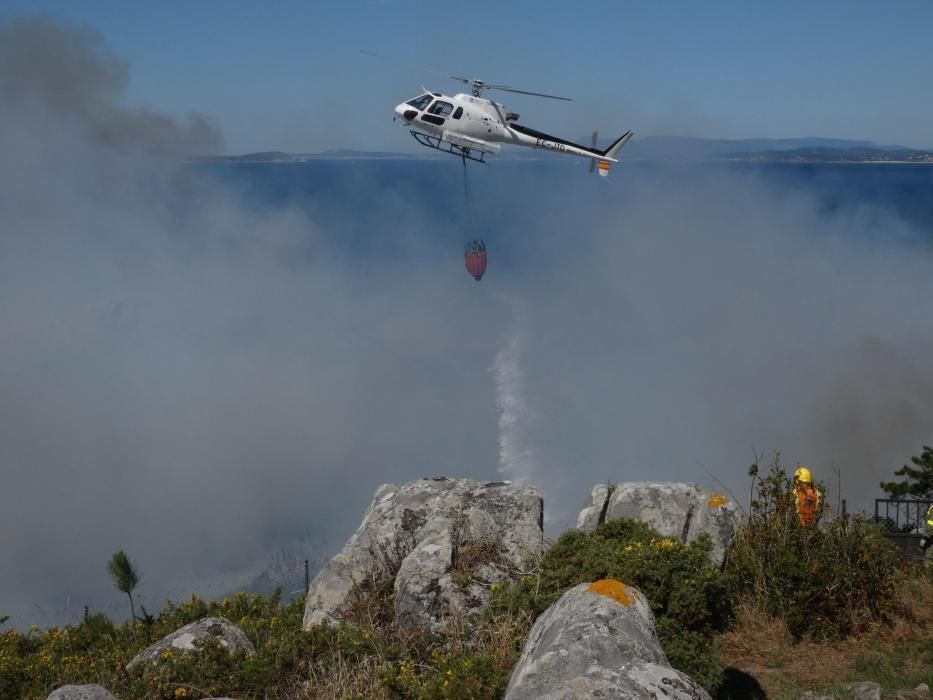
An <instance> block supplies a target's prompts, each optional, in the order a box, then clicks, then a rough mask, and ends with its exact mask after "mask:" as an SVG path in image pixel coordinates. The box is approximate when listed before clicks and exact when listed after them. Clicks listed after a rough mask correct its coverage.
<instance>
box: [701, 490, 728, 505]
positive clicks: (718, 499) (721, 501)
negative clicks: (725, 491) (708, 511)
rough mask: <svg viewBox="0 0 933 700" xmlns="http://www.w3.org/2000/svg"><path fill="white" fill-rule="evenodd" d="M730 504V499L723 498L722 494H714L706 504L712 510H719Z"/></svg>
mask: <svg viewBox="0 0 933 700" xmlns="http://www.w3.org/2000/svg"><path fill="white" fill-rule="evenodd" d="M728 502H729V499H728V498H726V497H725V496H723V495H722V494H721V493H714V494H713V495H712V496H711V497H710V499H709V500H708V501H707V502H706V505H708V506H709V507H710V508H718V507H719V506H721V505H725V504H726V503H728Z"/></svg>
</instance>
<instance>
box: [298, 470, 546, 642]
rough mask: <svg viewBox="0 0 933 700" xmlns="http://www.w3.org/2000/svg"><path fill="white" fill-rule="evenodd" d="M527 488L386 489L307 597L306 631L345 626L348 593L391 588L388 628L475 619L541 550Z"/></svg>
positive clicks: (419, 484)
mask: <svg viewBox="0 0 933 700" xmlns="http://www.w3.org/2000/svg"><path fill="white" fill-rule="evenodd" d="M543 508H544V506H543V502H542V500H541V496H540V494H539V493H538V491H537V490H536V489H535V488H534V487H531V486H518V485H514V484H512V483H511V482H507V481H505V482H503V481H497V482H485V483H484V482H479V481H472V480H468V479H446V478H437V479H420V480H418V481H412V482H409V483H407V484H402V485H401V486H396V485H395V484H383V485H382V486H380V487H379V488H378V489H376V493H375V495H374V496H373V500H372V503H371V504H370V506H369V509H368V510H367V511H366V514H365V516H364V517H363V523H362V524H361V525H360V527H359V529H358V530H357V531H356V533H354V535H353V536H352V537H351V538H350V539H349V541H348V542H347V544H346V545H345V546H344V548H343V550H341V551H340V553H339V554H337V555H336V556H335V557H334V558H333V559H331V560H330V561H329V562H328V563H327V564H325V565H324V567H323V568H322V569H321V570H320V572H318V574H317V576H315V578H314V580H313V581H312V582H311V585H310V587H309V589H308V598H307V602H306V603H305V614H304V627H305V629H309V628H310V627H311V626H312V625H316V624H320V623H323V622H325V621H326V622H338V621H340V620H341V619H346V612H347V609H348V603H349V602H350V600H348V599H350V598H351V591H352V592H353V593H354V595H356V594H358V592H359V590H360V585H361V584H364V583H366V582H370V583H371V582H373V581H374V580H377V579H382V580H389V579H392V580H393V583H392V586H393V588H394V616H395V622H396V623H397V624H398V625H399V626H401V627H418V628H421V629H425V630H431V631H435V630H437V629H438V628H439V627H441V626H442V625H443V623H444V622H445V620H447V619H449V618H450V617H451V616H456V617H458V618H459V619H461V620H469V618H470V616H471V615H472V614H473V613H475V612H479V611H480V610H482V608H483V607H484V606H485V605H486V603H487V602H488V600H489V597H490V587H491V585H492V584H494V583H498V582H501V581H504V580H506V579H509V578H513V577H515V576H517V575H519V574H520V573H521V572H525V571H528V570H530V569H531V568H532V567H533V566H534V565H535V563H536V562H537V561H538V560H539V559H540V557H541V556H542V554H543V549H544V531H543V527H542V524H543V512H544V511H543Z"/></svg>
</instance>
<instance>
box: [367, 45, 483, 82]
mask: <svg viewBox="0 0 933 700" xmlns="http://www.w3.org/2000/svg"><path fill="white" fill-rule="evenodd" d="M359 51H360V53H365V54H366V55H367V56H375V57H376V58H381V59H383V60H385V61H392V62H393V63H398V64H401V65H404V66H408V67H409V68H417V69H418V70H420V71H423V72H425V73H431V74H432V75H439V76H441V77H444V78H453V76H452V75H447V74H446V73H441V72H440V71H437V70H431V69H430V68H425V67H424V66H419V65H418V64H416V63H407V62H405V61H398V60H396V59H394V58H391V57H389V56H383V55H382V54H381V53H376V52H375V51H366V50H365V49H360V50H359ZM454 80H464V79H463V78H454ZM464 82H466V81H465V80H464Z"/></svg>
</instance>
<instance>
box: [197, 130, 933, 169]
mask: <svg viewBox="0 0 933 700" xmlns="http://www.w3.org/2000/svg"><path fill="white" fill-rule="evenodd" d="M589 141H590V139H589V137H585V138H583V137H581V138H579V139H577V143H580V144H588V143H589ZM608 145H609V142H608V141H603V140H602V139H601V140H600V147H603V148H604V147H606V146H608ZM442 157H445V155H444V154H442V153H440V152H438V151H432V150H430V149H427V148H426V149H423V151H417V152H411V153H392V152H388V151H354V150H348V149H338V150H330V151H323V152H321V153H285V152H282V151H263V152H260V153H247V154H243V155H229V156H207V157H197V156H195V157H192V158H190V159H189V161H190V162H211V163H217V162H220V163H304V162H307V161H310V160H374V159H392V160H425V159H435V158H442ZM562 157H563V156H560V155H558V154H554V153H551V152H549V151H541V150H533V149H528V148H503V149H502V151H501V153H500V154H499V155H498V156H496V157H495V158H498V159H500V160H552V159H554V158H562ZM621 157H622V159H623V160H651V161H665V160H668V161H670V160H674V161H701V160H748V161H757V162H797V163H801V162H902V163H933V150H919V149H913V148H907V147H906V146H885V145H881V144H876V143H873V142H871V141H858V140H849V139H829V138H815V137H805V138H794V139H701V138H692V137H687V136H646V137H645V138H643V139H638V140H633V141H632V142H631V143H629V144H627V145H626V146H625V148H624V150H623V151H622V153H621Z"/></svg>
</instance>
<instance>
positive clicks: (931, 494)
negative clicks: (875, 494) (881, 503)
mask: <svg viewBox="0 0 933 700" xmlns="http://www.w3.org/2000/svg"><path fill="white" fill-rule="evenodd" d="M910 461H911V462H913V464H914V466H913V467H912V466H910V465H909V464H905V465H904V466H903V467H901V468H900V469H898V470H897V471H896V472H894V476H903V477H907V478H906V479H904V480H903V481H882V482H881V488H882V489H884V491H885V493H887V494H888V495H889V496H890V497H891V498H905V497H909V496H913V497H915V498H933V447H928V446H927V445H924V446H923V454H921V455H920V456H919V457H911V458H910Z"/></svg>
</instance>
